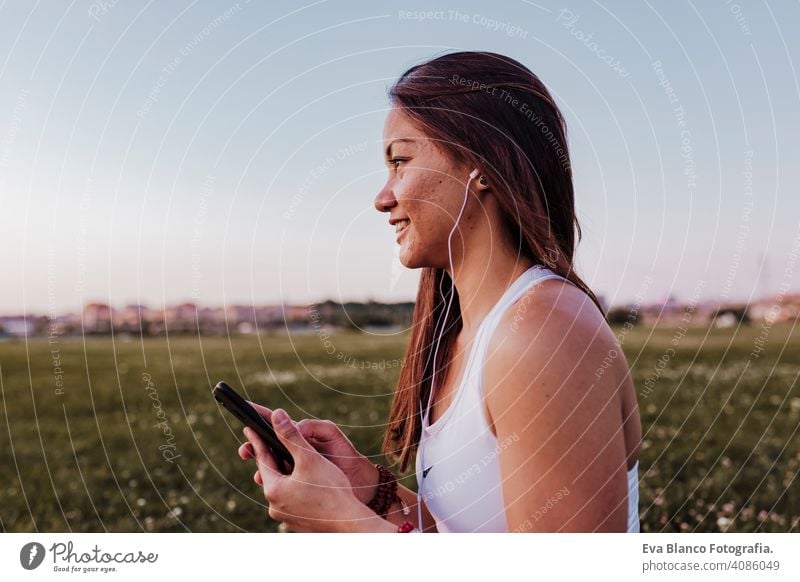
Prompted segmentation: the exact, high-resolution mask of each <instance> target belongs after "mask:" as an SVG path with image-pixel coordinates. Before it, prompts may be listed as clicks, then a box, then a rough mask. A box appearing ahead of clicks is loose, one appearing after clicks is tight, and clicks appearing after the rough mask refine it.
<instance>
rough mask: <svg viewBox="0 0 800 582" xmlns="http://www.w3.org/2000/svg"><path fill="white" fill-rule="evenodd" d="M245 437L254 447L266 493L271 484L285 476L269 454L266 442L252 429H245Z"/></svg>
mask: <svg viewBox="0 0 800 582" xmlns="http://www.w3.org/2000/svg"><path fill="white" fill-rule="evenodd" d="M244 436H246V437H247V440H248V441H250V445H252V447H253V452H254V453H255V458H256V463H257V465H258V471H259V473H261V479H262V483H261V484H262V485H263V487H264V490H265V491H266V489H267V486H268V485H269V484H270V483H273V482H275V481H277V480H279V479H281V478H282V477H283V475H282V473H281V472H280V470H279V469H278V463H277V462H276V461H275V459H274V458H273V457H272V454H271V453H270V452H269V449H268V448H267V445H266V444H264V441H262V440H261V437H259V436H258V435H257V434H256V433H255V431H254V430H253V429H251V428H250V427H245V429H244Z"/></svg>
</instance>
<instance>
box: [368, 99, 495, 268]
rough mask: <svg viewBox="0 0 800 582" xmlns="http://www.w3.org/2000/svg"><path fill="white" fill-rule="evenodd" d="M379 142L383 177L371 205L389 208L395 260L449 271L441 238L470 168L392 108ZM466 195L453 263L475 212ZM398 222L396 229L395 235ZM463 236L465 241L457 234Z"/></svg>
mask: <svg viewBox="0 0 800 582" xmlns="http://www.w3.org/2000/svg"><path fill="white" fill-rule="evenodd" d="M383 146H384V155H385V157H386V163H387V165H388V168H389V176H388V179H387V181H386V185H385V186H384V187H383V189H382V190H381V191H380V193H379V194H378V195H377V197H376V198H375V208H377V209H378V210H379V211H381V212H387V213H389V220H390V221H391V223H392V226H391V232H392V236H398V237H399V238H398V243H397V244H399V245H400V262H401V263H403V265H405V266H406V267H408V268H410V269H416V268H421V267H439V268H447V269H448V270H449V268H450V261H449V257H448V251H447V238H448V235H449V234H450V231H451V230H452V228H453V225H454V224H455V221H456V219H457V218H458V214H459V212H460V211H461V206H462V205H463V204H464V188H465V187H466V183H467V180H469V173H470V172H471V171H472V168H466V167H465V166H464V165H463V164H457V163H455V162H454V161H453V160H452V159H451V157H450V156H449V155H448V154H447V153H446V152H445V151H444V150H443V149H442V148H441V147H439V146H438V145H437V142H436V141H434V140H432V139H431V138H429V137H428V136H426V135H425V134H423V133H422V131H421V130H420V129H418V128H417V127H416V126H415V125H414V124H413V123H412V122H411V120H410V118H409V117H408V116H407V115H406V114H405V113H403V112H402V110H401V109H399V108H398V107H393V108H392V109H391V110H390V111H389V114H388V115H387V117H386V122H385V124H384V129H383ZM476 182H477V180H473V181H472V183H471V185H470V186H471V187H470V190H473V191H474V190H475V186H476ZM469 198H470V200H469V201H468V202H467V206H466V207H465V208H464V212H463V214H462V216H461V219H460V220H459V222H458V228H457V229H456V231H455V232H454V233H453V237H452V239H451V246H452V249H453V264H457V261H456V256H457V254H456V251H457V249H462V248H463V245H464V244H465V243H466V245H469V240H468V238H469V232H470V228H469V225H470V223H471V222H473V221H474V219H475V216H476V211H477V212H481V209H480V207H479V203H478V201H477V200H476V199H475V197H474V196H470V197H469ZM405 221H407V223H406V222H405ZM395 222H398V225H397V226H395V224H394V223H395ZM404 224H405V226H404ZM398 227H399V228H400V229H401V230H399V235H395V234H394V233H395V232H396V229H397V228H398ZM465 236H466V237H467V240H466V241H464V240H463V239H462V237H465ZM460 254H461V253H460V252H459V253H458V255H460Z"/></svg>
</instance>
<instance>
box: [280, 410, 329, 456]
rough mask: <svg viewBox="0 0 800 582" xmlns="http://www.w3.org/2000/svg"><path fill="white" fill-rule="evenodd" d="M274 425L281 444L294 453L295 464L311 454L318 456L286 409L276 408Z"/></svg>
mask: <svg viewBox="0 0 800 582" xmlns="http://www.w3.org/2000/svg"><path fill="white" fill-rule="evenodd" d="M272 425H273V427H274V428H275V434H276V435H278V438H279V439H280V440H281V442H282V443H283V444H284V445H286V448H287V449H289V452H290V453H292V457H294V459H295V462H296V461H297V460H298V459H299V458H300V457H304V456H308V455H309V454H311V453H314V454H318V453H317V452H316V450H315V449H314V447H312V446H311V445H310V444H309V443H308V441H307V440H306V439H305V437H304V436H303V435H302V434H300V431H299V430H297V426H296V425H295V423H294V422H292V419H291V418H289V414H288V413H287V412H286V411H285V410H284V409H282V408H276V409H275V410H274V411H273V412H272Z"/></svg>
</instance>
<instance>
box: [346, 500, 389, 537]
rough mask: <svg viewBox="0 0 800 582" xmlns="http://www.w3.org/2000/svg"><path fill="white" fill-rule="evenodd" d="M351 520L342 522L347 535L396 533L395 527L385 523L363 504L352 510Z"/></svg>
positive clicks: (387, 522)
mask: <svg viewBox="0 0 800 582" xmlns="http://www.w3.org/2000/svg"><path fill="white" fill-rule="evenodd" d="M352 516H353V518H352V519H350V520H348V521H345V522H343V525H344V527H343V530H342V531H345V532H348V533H396V532H397V525H395V524H393V523H391V522H389V521H386V520H385V519H383V518H382V517H380V516H379V515H377V514H376V513H375V512H374V511H372V510H371V509H370V508H369V507H367V506H366V505H364V504H363V503H359V504H358V507H356V508H355V509H354V510H353V513H352Z"/></svg>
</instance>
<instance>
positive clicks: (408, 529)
mask: <svg viewBox="0 0 800 582" xmlns="http://www.w3.org/2000/svg"><path fill="white" fill-rule="evenodd" d="M418 531H419V529H417V527H416V526H415V525H414V524H413V523H411V522H410V521H404V522H403V523H402V524H400V526H399V527H398V528H397V533H414V532H418Z"/></svg>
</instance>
